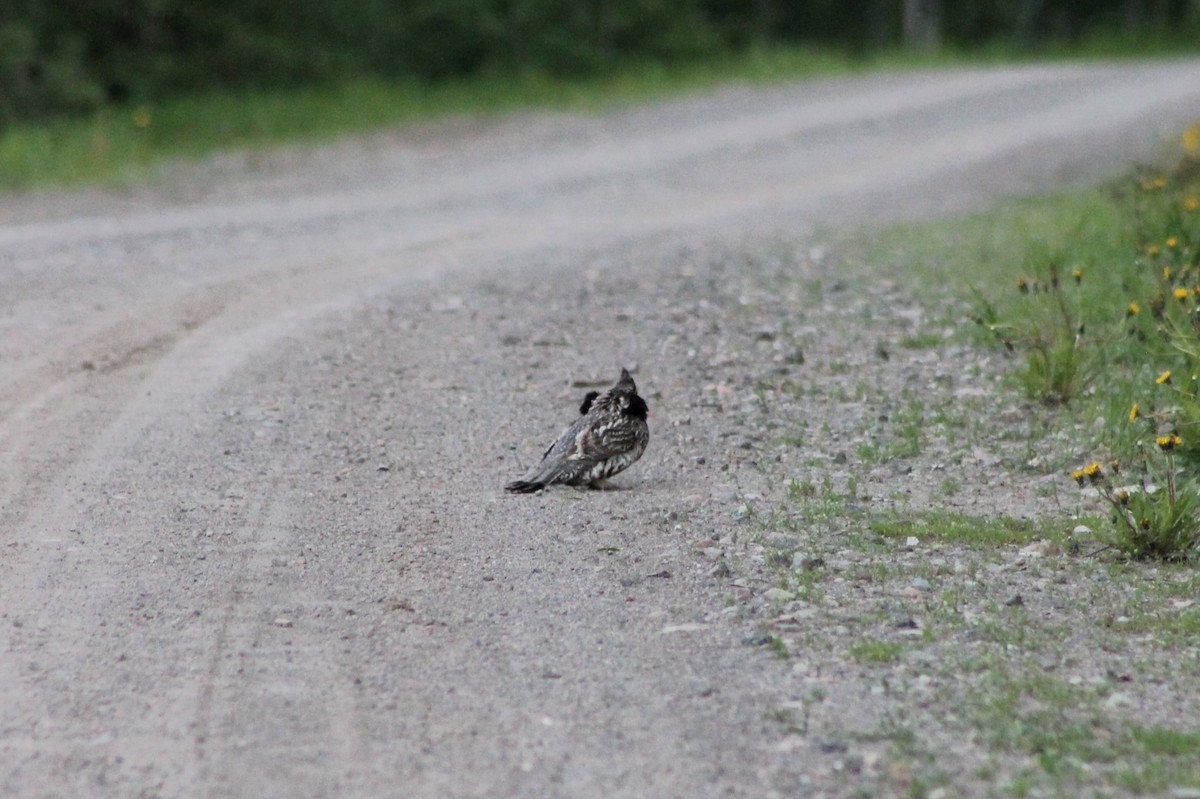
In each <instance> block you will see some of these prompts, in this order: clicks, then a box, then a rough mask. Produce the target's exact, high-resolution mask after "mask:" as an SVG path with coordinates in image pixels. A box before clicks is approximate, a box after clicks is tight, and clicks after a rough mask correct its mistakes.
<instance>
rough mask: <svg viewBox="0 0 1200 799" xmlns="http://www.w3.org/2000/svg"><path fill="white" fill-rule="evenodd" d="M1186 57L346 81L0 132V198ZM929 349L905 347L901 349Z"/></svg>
mask: <svg viewBox="0 0 1200 799" xmlns="http://www.w3.org/2000/svg"><path fill="white" fill-rule="evenodd" d="M1192 49H1193V43H1192V42H1191V40H1190V39H1189V38H1188V37H1186V36H1175V37H1162V36H1159V37H1152V38H1150V39H1147V40H1135V39H1130V38H1129V37H1123V38H1117V39H1115V40H1107V39H1102V38H1093V39H1089V40H1086V41H1084V42H1082V43H1079V44H1076V45H1072V46H1070V47H1049V48H1045V47H1044V48H1041V49H1040V50H1038V51H1036V52H1027V51H1022V50H1019V49H1014V48H1013V47H1012V46H1011V45H1005V44H1000V45H997V46H994V47H990V48H985V49H983V50H980V49H979V48H974V49H972V50H971V51H970V52H965V51H956V50H953V49H945V50H943V51H941V52H938V53H933V54H924V53H913V52H909V51H905V50H891V51H884V52H879V53H874V54H872V55H870V56H863V55H855V54H849V53H847V52H843V51H839V50H834V49H829V48H817V47H811V46H793V47H771V48H759V49H753V50H750V51H749V52H746V53H741V54H735V55H723V56H713V57H711V58H709V59H706V60H702V61H696V62H690V63H682V64H675V65H664V64H660V63H652V62H650V63H632V64H628V65H625V66H622V67H620V68H618V69H615V70H613V71H612V72H609V73H607V74H604V75H600V76H596V77H583V78H555V77H549V76H546V75H544V74H539V73H526V74H519V75H511V74H486V75H482V76H479V77H474V78H470V79H462V80H452V81H447V82H443V83H439V84H434V85H427V84H422V83H420V82H417V81H391V82H388V81H382V80H370V79H353V80H347V81H345V82H342V83H339V84H335V85H324V86H312V87H305V88H295V89H286V90H275V91H242V92H227V93H213V94H207V95H201V96H191V97H179V98H175V99H170V100H166V101H163V102H158V103H153V104H124V105H114V106H110V107H107V108H105V109H103V110H101V111H100V112H98V113H96V114H93V115H91V116H88V117H85V118H73V119H59V120H55V121H51V122H49V123H44V124H21V125H15V126H11V127H8V128H6V129H2V130H0V191H14V190H24V189H31V188H38V187H45V186H78V185H83V184H95V183H110V184H111V183H116V184H121V183H128V182H131V181H140V180H146V179H149V178H152V177H153V175H154V170H155V167H157V166H159V165H160V164H162V163H163V162H165V161H168V160H172V159H180V158H182V159H194V158H199V157H204V156H206V155H210V154H212V153H216V152H222V151H229V150H247V149H250V150H253V149H258V148H267V147H272V146H278V145H280V144H310V143H316V142H322V141H327V140H329V139H332V138H335V137H338V136H346V135H361V134H367V133H371V132H375V131H379V130H382V129H386V128H389V127H395V126H397V125H403V124H411V123H416V122H421V121H428V120H432V119H438V118H446V117H454V116H468V117H473V118H478V117H488V116H494V115H499V114H505V113H510V112H513V111H517V110H525V109H530V108H542V109H553V110H567V111H574V112H585V113H586V112H591V111H595V110H600V109H604V108H609V107H613V106H617V105H624V104H630V103H639V102H645V101H649V100H654V99H660V98H663V97H667V96H671V95H677V94H681V93H686V92H692V91H699V90H705V89H710V88H713V87H715V86H718V85H721V84H727V83H733V82H741V83H751V84H766V83H773V82H779V81H783V80H795V79H803V78H810V77H815V76H835V75H845V74H853V73H859V72H863V71H870V70H873V71H894V70H897V69H911V68H916V67H944V66H953V65H962V64H974V65H978V64H980V63H1011V62H1019V61H1030V60H1034V59H1038V60H1045V59H1047V58H1053V59H1060V60H1062V59H1079V58H1085V59H1086V58H1096V57H1107V58H1112V57H1126V56H1130V57H1141V58H1145V57H1146V56H1147V55H1150V54H1158V55H1170V54H1174V53H1187V52H1191V51H1192ZM932 344H933V341H932V340H929V339H924V340H923V339H921V338H914V339H912V340H911V341H910V342H907V343H906V344H905V345H904V346H910V347H924V346H931V345H932Z"/></svg>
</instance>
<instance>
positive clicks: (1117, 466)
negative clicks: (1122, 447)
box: [1108, 458, 1121, 474]
mask: <svg viewBox="0 0 1200 799" xmlns="http://www.w3.org/2000/svg"><path fill="white" fill-rule="evenodd" d="M1108 468H1109V469H1111V470H1112V473H1113V474H1120V473H1121V461H1120V460H1118V459H1117V458H1113V459H1112V460H1110V461H1109V462H1108Z"/></svg>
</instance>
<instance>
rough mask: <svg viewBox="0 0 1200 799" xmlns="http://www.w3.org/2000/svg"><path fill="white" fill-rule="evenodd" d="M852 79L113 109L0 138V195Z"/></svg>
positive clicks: (210, 98)
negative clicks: (491, 121)
mask: <svg viewBox="0 0 1200 799" xmlns="http://www.w3.org/2000/svg"><path fill="white" fill-rule="evenodd" d="M852 68H853V64H852V62H851V61H850V60H849V59H847V58H846V57H844V56H840V55H838V54H837V53H834V52H832V51H819V50H811V49H790V50H777V51H772V52H770V53H760V52H756V53H751V54H747V55H745V56H741V57H730V58H725V59H718V60H712V61H708V62H703V63H695V64H687V65H679V66H675V67H669V66H663V65H650V64H648V65H640V66H636V67H633V66H631V67H629V68H627V69H623V70H618V71H615V72H612V73H610V74H607V75H604V76H598V77H590V78H589V77H563V78H554V77H549V76H547V75H545V74H540V73H526V74H522V75H520V76H516V77H506V76H498V75H495V76H482V77H476V78H471V79H462V80H447V81H442V82H439V83H437V84H432V85H431V84H426V83H422V82H419V81H415V80H407V81H397V82H386V81H382V80H377V79H371V80H367V79H358V80H351V81H347V82H343V83H338V84H334V85H319V86H310V87H297V88H291V89H279V90H265V89H257V90H254V89H246V90H239V91H228V92H220V93H210V94H204V95H195V96H186V97H178V98H169V99H166V100H163V101H161V102H154V103H136V104H133V103H119V104H114V105H111V106H107V107H105V108H102V109H100V110H99V111H97V112H95V113H93V114H90V115H88V116H85V117H65V118H58V119H54V120H52V121H49V122H43V123H38V124H34V123H25V124H16V125H11V126H9V127H7V128H4V127H2V126H0V190H4V189H10V190H11V189H21V188H29V187H37V186H43V185H73V184H74V185H77V184H83V183H94V182H98V181H111V180H117V181H121V180H128V179H136V178H139V177H145V176H146V174H147V173H148V171H149V170H150V169H152V168H153V167H154V166H155V165H156V164H158V163H160V162H162V161H163V160H165V159H168V158H172V157H198V156H203V155H206V154H209V153H213V152H217V151H221V150H229V149H236V148H255V147H264V146H270V145H277V144H282V143H308V142H318V141H322V140H327V139H329V138H332V137H334V136H338V135H345V134H363V133H368V132H371V131H375V130H379V129H381V128H384V127H387V126H390V125H397V124H401V123H413V122H422V121H429V120H433V119H438V118H444V117H448V116H470V117H486V116H490V115H497V114H503V113H506V112H510V111H514V110H517V109H521V108H529V107H539V108H550V109H564V110H571V111H590V110H595V109H599V108H604V107H606V106H611V105H616V104H620V103H630V102H638V101H644V100H648V99H652V98H656V97H661V96H665V95H668V94H672V93H679V92H684V91H689V90H695V89H700V88H704V87H710V86H713V85H716V84H718V83H721V82H729V81H744V82H768V81H772V80H780V79H783V78H785V77H788V78H799V77H803V76H806V75H815V74H824V75H828V74H835V73H838V72H846V71H849V70H850V69H852Z"/></svg>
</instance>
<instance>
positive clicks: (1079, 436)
mask: <svg viewBox="0 0 1200 799" xmlns="http://www.w3.org/2000/svg"><path fill="white" fill-rule="evenodd" d="M1178 158H1179V160H1178V162H1177V164H1176V166H1175V167H1173V168H1171V169H1163V170H1154V171H1142V172H1138V173H1136V174H1134V175H1132V176H1130V177H1127V178H1125V179H1122V180H1119V181H1116V182H1114V183H1112V184H1110V185H1108V186H1106V187H1104V188H1102V189H1098V190H1094V191H1087V192H1080V193H1071V194H1068V193H1063V194H1059V195H1054V196H1051V197H1048V198H1039V199H1034V200H1028V201H1022V202H1016V203H1012V204H1009V205H1007V206H1005V207H1003V208H1001V209H1000V210H997V211H993V212H990V213H987V214H980V215H975V216H972V217H969V218H967V219H962V220H955V221H954V222H953V223H939V224H935V225H919V226H910V227H901V228H897V229H896V230H895V231H893V232H892V233H891V234H890V235H889V236H885V237H882V239H881V240H880V241H879V242H878V243H877V244H876V247H877V248H878V249H877V250H875V255H874V258H875V259H877V260H882V261H884V262H890V263H891V264H892V265H893V266H895V267H898V268H901V269H904V270H905V271H907V272H909V273H911V274H913V275H914V276H915V279H916V280H917V281H918V282H920V283H925V284H928V285H944V284H947V283H948V282H953V281H955V280H958V281H961V277H956V276H961V275H963V274H967V275H970V279H969V281H970V282H969V283H968V284H966V285H963V284H961V282H960V283H959V285H961V286H962V289H961V290H962V295H964V296H969V297H970V298H971V299H970V300H969V305H970V309H971V310H970V317H971V318H972V319H973V320H974V322H975V330H976V336H977V338H976V340H977V341H979V342H981V343H984V344H988V345H992V346H996V347H999V348H1000V349H1001V350H1002V351H1004V352H1007V353H1009V354H1010V355H1011V357H1012V358H1013V359H1014V361H1015V364H1014V368H1013V369H1012V370H1011V373H1010V375H1011V376H1010V378H1009V379H1010V380H1011V381H1012V384H1013V385H1014V387H1016V388H1018V389H1019V390H1020V391H1022V393H1024V394H1025V396H1026V397H1028V398H1029V399H1030V400H1033V401H1035V402H1038V403H1040V404H1042V405H1044V406H1047V407H1049V408H1052V409H1056V410H1059V411H1062V412H1061V413H1060V415H1059V416H1058V417H1056V418H1057V420H1058V421H1057V422H1054V421H1053V420H1052V424H1054V425H1055V426H1057V427H1059V428H1060V429H1062V428H1068V432H1069V433H1070V434H1071V436H1072V438H1073V440H1072V441H1070V442H1068V447H1069V449H1068V448H1061V449H1060V451H1058V452H1054V451H1048V452H1045V453H1038V454H1037V455H1036V456H1035V457H1036V459H1037V460H1039V461H1041V462H1043V463H1045V464H1048V465H1058V464H1059V463H1061V462H1062V459H1063V451H1064V450H1065V451H1070V450H1076V451H1078V450H1083V451H1088V452H1092V453H1094V455H1093V458H1094V460H1092V461H1091V462H1085V463H1084V464H1082V465H1080V466H1078V467H1076V468H1075V471H1074V473H1073V476H1074V477H1075V479H1076V481H1078V482H1079V484H1080V486H1081V487H1082V488H1085V489H1095V491H1096V492H1098V493H1099V496H1100V499H1101V500H1103V501H1104V502H1105V503H1106V504H1107V505H1108V509H1109V515H1111V519H1112V521H1111V523H1110V524H1109V523H1106V524H1104V525H1102V529H1104V530H1107V532H1106V533H1098V535H1099V537H1100V538H1101V540H1102V541H1103V542H1104V543H1106V544H1107V545H1108V546H1109V547H1110V548H1111V549H1112V550H1113V551H1114V552H1115V553H1117V554H1119V555H1121V556H1122V557H1127V558H1134V559H1149V560H1158V561H1170V560H1180V561H1195V560H1197V559H1200V483H1198V482H1197V480H1196V478H1195V477H1193V475H1195V474H1196V467H1197V466H1200V122H1198V123H1197V124H1195V125H1193V126H1192V127H1191V128H1189V129H1188V130H1187V131H1186V132H1185V133H1184V135H1183V137H1182V146H1181V152H1180V154H1179V156H1178ZM1063 409H1065V411H1064V410H1063ZM1085 421H1086V423H1084V422H1085ZM1072 422H1074V423H1075V426H1074V429H1073V430H1071V429H1069V425H1070V424H1071V423H1072ZM1064 423H1066V424H1064ZM866 454H872V455H876V457H877V458H878V455H877V453H866ZM951 531H952V532H951V534H953V528H951Z"/></svg>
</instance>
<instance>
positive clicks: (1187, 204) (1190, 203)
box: [1183, 197, 1200, 211]
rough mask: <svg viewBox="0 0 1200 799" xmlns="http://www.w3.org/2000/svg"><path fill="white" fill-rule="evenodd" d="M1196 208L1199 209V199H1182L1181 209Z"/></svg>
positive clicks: (1191, 209)
mask: <svg viewBox="0 0 1200 799" xmlns="http://www.w3.org/2000/svg"><path fill="white" fill-rule="evenodd" d="M1197 209H1200V199H1197V198H1195V197H1188V198H1187V199H1186V200H1184V201H1183V210H1185V211H1195V210H1197Z"/></svg>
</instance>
